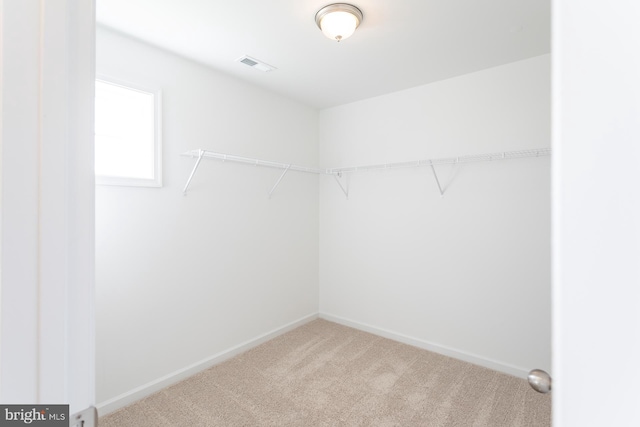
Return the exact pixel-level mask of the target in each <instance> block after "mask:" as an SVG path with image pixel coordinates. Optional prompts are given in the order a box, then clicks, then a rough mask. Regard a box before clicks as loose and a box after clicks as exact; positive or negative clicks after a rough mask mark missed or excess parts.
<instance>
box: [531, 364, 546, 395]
mask: <svg viewBox="0 0 640 427" xmlns="http://www.w3.org/2000/svg"><path fill="white" fill-rule="evenodd" d="M527 379H528V380H529V385H530V386H531V388H533V389H534V390H535V391H537V392H538V393H549V392H550V391H551V376H550V375H549V374H548V373H546V372H545V371H543V370H542V369H534V370H532V371H531V372H529V375H527Z"/></svg>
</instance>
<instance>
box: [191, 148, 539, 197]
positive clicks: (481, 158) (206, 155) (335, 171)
mask: <svg viewBox="0 0 640 427" xmlns="http://www.w3.org/2000/svg"><path fill="white" fill-rule="evenodd" d="M182 155H183V156H188V157H192V158H196V159H197V160H196V163H195V165H194V167H193V170H192V171H191V175H189V179H188V180H187V184H186V185H185V186H184V190H183V192H184V194H187V190H188V189H189V185H190V184H191V180H192V179H193V177H194V175H195V173H196V171H197V170H198V167H199V166H200V162H201V161H202V159H212V160H218V161H222V162H235V163H243V164H247V165H253V166H261V167H267V168H275V169H282V170H283V172H282V175H280V178H279V179H278V181H277V182H276V183H275V185H274V186H273V187H272V188H271V191H269V197H271V195H272V194H273V192H274V191H275V189H276V188H277V187H278V185H279V184H280V181H282V179H283V178H284V176H285V175H286V174H287V172H289V171H295V172H303V173H312V174H318V175H332V176H333V177H334V178H335V179H336V182H337V183H338V185H340V188H341V189H342V191H343V193H344V194H345V196H347V198H348V197H349V188H348V184H347V186H346V187H345V186H343V185H342V183H341V182H340V180H339V178H340V177H342V176H343V175H344V174H350V173H356V172H368V171H375V170H388V169H398V168H415V167H424V166H428V167H430V168H431V170H432V171H433V176H434V178H435V180H436V183H437V184H438V189H439V190H440V195H441V196H443V195H444V190H443V188H442V186H441V185H440V180H439V179H438V174H437V173H436V170H435V167H434V166H439V165H456V164H462V163H471V162H491V161H498V160H509V159H522V158H526V157H544V156H550V155H551V148H536V149H530V150H518V151H503V152H499V153H489V154H472V155H466V156H458V157H447V158H439V159H425V160H416V161H410V162H396V163H381V164H377V165H366V166H354V167H345V168H330V169H319V168H310V167H306V166H299V165H294V164H290V163H280V162H273V161H270V160H262V159H256V158H252V157H242V156H235V155H232V154H224V153H216V152H213V151H209V150H201V149H200V150H191V151H187V152H185V153H182Z"/></svg>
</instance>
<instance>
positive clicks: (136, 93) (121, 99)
mask: <svg viewBox="0 0 640 427" xmlns="http://www.w3.org/2000/svg"><path fill="white" fill-rule="evenodd" d="M95 114H96V117H95V173H96V183H97V184H102V185H128V186H140V187H161V186H162V154H161V147H162V144H161V142H160V141H161V139H160V90H149V89H144V88H140V87H138V86H134V85H131V84H129V83H121V82H117V81H114V80H112V79H106V78H99V79H98V80H96V113H95Z"/></svg>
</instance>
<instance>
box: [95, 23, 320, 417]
mask: <svg viewBox="0 0 640 427" xmlns="http://www.w3.org/2000/svg"><path fill="white" fill-rule="evenodd" d="M234 59H235V58H230V60H231V61H232V60H234ZM242 66H244V65H242V64H238V67H242ZM97 71H98V73H101V74H106V75H109V76H112V77H115V78H118V79H123V80H127V81H132V82H137V83H141V84H144V85H146V86H157V87H159V88H161V89H162V90H163V104H164V105H163V146H164V147H163V150H164V153H163V155H164V161H163V171H164V180H163V182H164V187H162V188H160V189H153V188H151V189H150V188H127V187H105V186H99V187H98V188H97V190H96V240H97V242H96V263H97V264H96V270H97V271H96V274H97V277H96V293H97V297H96V298H97V383H98V385H97V388H98V390H97V400H98V402H102V403H103V406H104V403H105V402H108V401H110V400H111V402H112V403H113V399H115V400H116V401H120V402H122V401H126V400H127V393H129V394H130V396H134V397H135V396H138V397H139V393H138V394H136V393H137V392H139V391H140V390H137V391H136V388H139V387H143V388H144V387H145V385H149V383H151V382H153V381H156V380H158V379H159V378H163V377H164V376H167V375H169V376H170V375H172V374H174V373H176V372H178V371H180V370H181V369H184V368H185V367H189V366H192V365H193V364H198V363H199V362H201V361H204V360H207V359H209V358H211V357H213V356H215V355H217V354H219V353H220V352H224V351H227V350H229V349H231V348H233V347H235V346H238V345H241V344H243V343H244V342H246V341H248V340H252V339H254V338H256V337H259V336H261V335H263V334H265V333H268V332H270V331H273V330H275V329H278V328H281V327H283V326H284V325H287V324H289V323H291V322H295V321H297V320H299V319H301V318H303V317H305V316H308V315H313V314H315V313H317V310H318V291H317V289H318V177H317V176H316V175H310V174H300V173H294V172H291V173H290V174H289V175H288V176H287V177H285V178H284V180H283V181H282V183H281V184H280V186H279V187H278V188H277V190H276V191H275V193H274V194H273V197H272V199H271V200H269V199H268V198H267V193H268V191H269V189H270V188H271V186H272V185H273V184H274V183H275V181H276V180H277V178H278V177H279V175H280V173H281V171H279V170H275V169H265V168H258V167H253V166H245V165H240V164H229V163H220V162H216V161H209V160H203V162H202V164H201V166H200V169H199V171H198V173H197V175H196V176H195V178H194V180H193V182H192V184H191V187H190V191H189V194H188V195H187V196H186V197H185V196H183V195H182V191H181V190H182V187H183V186H184V184H185V182H186V179H187V177H188V175H189V173H190V171H191V168H192V166H193V163H194V160H192V159H189V158H184V157H181V156H179V154H180V153H181V152H184V151H187V150H191V149H196V148H203V149H210V150H214V151H218V152H223V153H230V154H236V155H243V156H250V157H257V158H263V159H268V160H274V161H281V162H292V163H296V164H301V165H308V166H317V164H318V145H317V139H318V136H317V126H318V113H317V111H316V110H314V109H311V108H307V107H305V106H303V105H300V104H297V103H295V102H292V101H289V100H287V99H285V98H281V97H279V96H276V95H273V94H271V93H269V92H265V91H263V90H261V89H258V88H256V87H253V86H250V85H248V84H245V83H242V82H240V81H239V80H236V79H233V78H231V77H228V76H225V75H222V74H219V73H217V72H215V71H212V70H211V69H208V68H206V67H203V66H201V65H198V64H195V63H192V62H189V61H187V60H184V59H181V58H179V57H176V56H174V55H171V54H169V53H166V52H164V51H161V50H158V49H155V48H152V47H149V46H147V45H144V44H142V43H139V42H137V41H133V40H131V39H128V38H125V37H123V36H121V35H118V34H115V33H113V32H110V31H108V30H105V29H99V30H98V33H97ZM264 78H269V75H268V74H265V75H264ZM131 393H133V394H131ZM119 397H120V398H122V399H120V400H118V398H119ZM116 406H117V405H116ZM110 409H113V405H112V407H111V408H110Z"/></svg>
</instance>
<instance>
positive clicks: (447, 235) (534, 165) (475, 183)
mask: <svg viewBox="0 0 640 427" xmlns="http://www.w3.org/2000/svg"><path fill="white" fill-rule="evenodd" d="M549 146H550V58H549V56H548V55H545V56H540V57H536V58H532V59H529V60H525V61H521V62H517V63H512V64H508V65H505V66H500V67H497V68H492V69H488V70H484V71H481V72H477V73H473V74H468V75H464V76H461V77H456V78H452V79H449V80H445V81H441V82H437V83H434V84H430V85H426V86H421V87H417V88H414V89H410V90H406V91H402V92H397V93H393V94H390V95H385V96H381V97H377V98H373V99H369V100H365V101H361V102H356V103H352V104H348V105H344V106H339V107H335V108H331V109H327V110H323V111H321V113H320V164H321V165H323V166H332V167H338V166H354V165H366V164H378V163H386V162H398V161H409V160H418V159H427V158H439V157H449V156H456V155H465V154H481V153H490V152H496V151H505V150H519V149H529V148H542V147H549ZM438 170H439V172H440V179H441V181H443V184H446V183H447V182H449V177H450V176H451V175H450V174H451V168H450V167H448V166H440V167H438ZM549 190H550V161H549V158H548V157H546V158H539V159H536V158H533V159H520V160H509V161H504V162H493V163H474V164H465V165H463V166H460V167H459V168H458V169H457V172H456V173H455V175H454V178H453V180H451V181H450V185H449V187H448V189H447V191H446V193H445V196H444V197H443V198H441V197H440V195H439V193H438V190H437V187H436V184H435V181H434V179H433V175H432V172H431V170H430V169H428V168H420V169H417V168H414V169H406V170H400V171H398V170H394V171H387V172H369V173H361V174H356V175H353V176H352V177H351V181H350V195H349V200H346V199H345V197H344V195H343V194H342V192H341V191H340V189H339V187H338V186H337V184H336V183H335V182H333V180H329V179H323V180H321V185H320V313H321V315H322V316H325V317H328V318H330V319H333V320H338V321H342V322H345V323H347V324H351V325H354V326H358V327H362V328H365V329H369V330H372V331H375V332H378V333H380V332H382V333H385V334H387V335H389V336H392V337H395V338H400V339H404V340H405V341H408V342H411V343H413V344H416V345H422V346H424V347H427V348H433V349H436V350H438V351H441V352H444V353H446V354H451V355H454V356H456V357H460V358H463V359H466V360H470V361H473V362H476V363H480V364H483V365H486V366H490V367H493V368H496V369H500V370H503V371H505V372H510V373H513V374H518V375H524V373H525V372H526V371H528V370H529V369H532V368H542V369H549V368H550V362H551V360H550V341H551V337H550V322H551V319H550V193H549Z"/></svg>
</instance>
